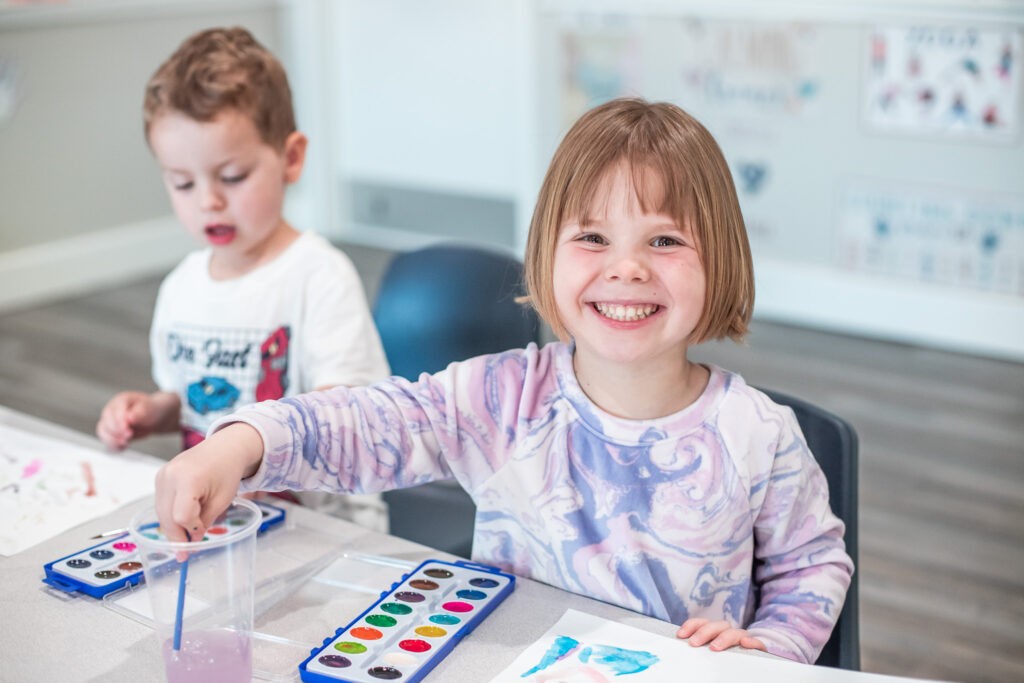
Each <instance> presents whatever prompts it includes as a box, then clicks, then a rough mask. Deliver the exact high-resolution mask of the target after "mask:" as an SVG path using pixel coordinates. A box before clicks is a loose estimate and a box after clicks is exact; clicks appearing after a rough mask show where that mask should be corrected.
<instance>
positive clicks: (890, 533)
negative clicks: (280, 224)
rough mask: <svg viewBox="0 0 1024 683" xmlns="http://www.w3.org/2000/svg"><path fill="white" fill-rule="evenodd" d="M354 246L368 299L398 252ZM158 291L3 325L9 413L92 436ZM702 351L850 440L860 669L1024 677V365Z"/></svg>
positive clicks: (138, 371)
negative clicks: (841, 422)
mask: <svg viewBox="0 0 1024 683" xmlns="http://www.w3.org/2000/svg"><path fill="white" fill-rule="evenodd" d="M346 251H348V252H349V254H350V256H352V258H353V260H354V261H355V263H356V266H357V268H358V269H359V271H360V274H361V275H362V276H363V277H364V281H365V282H366V286H367V293H368V296H370V297H371V300H372V297H373V296H374V295H375V292H376V283H377V279H378V278H379V276H380V273H381V272H382V269H383V267H384V265H385V264H386V263H387V260H388V258H389V257H390V255H389V254H388V253H386V252H382V251H378V250H374V249H367V248H362V247H355V246H351V247H346ZM158 283H159V278H155V279H148V280H144V281H141V282H138V283H135V284H133V285H131V286H127V287H122V288H119V289H116V290H111V291H105V292H101V293H97V294H90V295H87V296H83V297H80V298H77V299H73V300H68V301H61V302H58V303H54V304H50V305H46V306H41V307H38V308H34V309H30V310H24V311H19V312H14V313H9V314H6V315H2V316H0V403H2V404H3V405H6V406H8V407H10V408H14V409H16V410H20V411H23V412H26V413H30V414H32V415H37V416H40V417H43V418H46V419H49V420H52V421H54V422H57V423H60V424H62V425H65V426H67V427H71V428H73V429H77V430H80V431H83V432H91V431H92V429H93V426H94V425H95V421H96V416H97V415H98V413H99V410H100V408H101V407H102V405H103V404H104V402H105V401H106V399H107V398H108V397H109V396H110V395H111V394H113V393H114V392H115V391H117V390H120V389H125V388H138V389H144V388H147V387H151V386H152V382H151V380H150V378H149V353H148V347H147V341H146V335H147V330H148V326H149V320H150V315H151V311H152V305H153V301H154V298H155V296H156V288H157V285H158ZM695 357H696V358H697V359H699V360H702V361H705V362H713V363H717V364H719V365H722V366H723V367H726V368H729V369H731V370H736V371H738V372H740V373H742V374H743V375H744V376H745V377H746V378H747V380H748V381H749V382H750V383H752V384H756V385H759V386H765V387H771V388H774V389H778V390H781V391H785V392H787V393H790V394H793V395H796V396H800V397H802V398H804V399H807V400H809V401H812V402H814V403H817V404H819V405H822V406H824V407H826V408H828V409H830V410H832V411H833V412H835V413H838V414H840V415H842V416H844V417H846V418H847V419H848V420H850V421H851V422H852V423H853V425H854V426H855V428H856V429H857V431H858V434H859V436H860V444H861V470H860V477H861V479H860V482H861V489H860V503H861V508H860V543H861V546H860V566H859V567H858V571H859V572H860V581H861V584H860V585H861V645H862V665H863V669H864V670H865V671H871V672H876V673H886V674H895V675H902V676H910V677H916V678H932V679H939V680H948V681H960V682H962V683H989V682H993V683H994V682H1005V683H1011V682H1013V683H1019V682H1020V681H1024V364H1016V363H1007V362H1000V361H995V360H989V359H984V358H975V357H970V356H964V355H957V354H949V353H943V352H939V351H933V350H925V349H919V348H914V347H909V346H902V345H898V344H889V343H884V342H878V341H871V340H863V339H856V338H851V337H844V336H837V335H832V334H825V333H822V332H816V331H809V330H804V329H799V328H792V327H786V326H782V325H775V324H768V323H760V322H759V323H755V325H754V327H753V331H752V333H751V335H750V337H749V339H748V342H747V345H746V346H737V345H735V344H731V343H729V344H725V343H715V344H710V345H707V346H705V347H703V348H701V349H699V350H698V351H697V353H696V354H695ZM140 450H145V451H148V452H151V453H154V454H156V455H161V456H163V457H169V456H170V455H173V454H174V452H175V451H176V438H174V437H168V438H163V439H157V440H151V441H150V442H148V443H147V442H143V443H142V444H141V445H140Z"/></svg>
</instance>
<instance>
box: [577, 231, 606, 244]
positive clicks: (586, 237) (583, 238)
mask: <svg viewBox="0 0 1024 683" xmlns="http://www.w3.org/2000/svg"><path fill="white" fill-rule="evenodd" d="M576 239H577V241H579V242H588V243H590V244H607V242H606V241H605V239H604V238H603V237H601V236H600V235H598V234H597V233H594V232H585V233H583V234H581V235H580V236H579V237H577V238H576Z"/></svg>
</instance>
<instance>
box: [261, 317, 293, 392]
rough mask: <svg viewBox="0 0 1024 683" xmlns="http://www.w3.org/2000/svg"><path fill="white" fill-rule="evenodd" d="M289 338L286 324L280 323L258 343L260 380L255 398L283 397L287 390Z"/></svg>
mask: <svg viewBox="0 0 1024 683" xmlns="http://www.w3.org/2000/svg"><path fill="white" fill-rule="evenodd" d="M290 338H291V334H290V330H289V329H288V326H287V325H282V326H281V327H279V328H277V329H276V330H274V331H273V332H271V333H270V336H269V337H267V338H266V339H264V340H263V343H262V344H260V382H259V384H257V385H256V400H257V401H269V400H272V399H275V398H282V397H284V392H286V391H287V390H288V346H289V343H288V342H289V340H290Z"/></svg>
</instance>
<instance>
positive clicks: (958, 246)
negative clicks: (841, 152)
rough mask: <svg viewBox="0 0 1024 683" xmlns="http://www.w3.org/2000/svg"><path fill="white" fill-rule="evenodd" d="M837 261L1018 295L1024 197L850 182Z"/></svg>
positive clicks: (1023, 292)
mask: <svg viewBox="0 0 1024 683" xmlns="http://www.w3.org/2000/svg"><path fill="white" fill-rule="evenodd" d="M837 244H838V254H837V256H838V260H839V265H840V266H841V267H843V268H846V269H849V270H853V271H859V272H863V273H873V274H881V275H892V276H897V277H903V278H909V279H912V280H916V281H918V282H921V283H929V284H941V285H951V286H958V287H969V288H972V289H976V290H984V291H986V292H992V293H999V294H1009V295H1014V296H1018V297H1022V298H1024V199H1022V198H1020V197H984V196H980V195H977V196H972V195H970V194H967V193H960V194H958V193H956V192H950V191H948V190H947V191H940V190H938V189H923V188H920V187H907V186H904V187H899V186H897V185H893V184H889V185H886V186H884V187H883V186H880V185H876V184H870V183H853V184H850V185H849V186H848V187H847V188H846V189H845V190H844V191H843V193H842V195H841V198H840V205H839V234H838V242H837Z"/></svg>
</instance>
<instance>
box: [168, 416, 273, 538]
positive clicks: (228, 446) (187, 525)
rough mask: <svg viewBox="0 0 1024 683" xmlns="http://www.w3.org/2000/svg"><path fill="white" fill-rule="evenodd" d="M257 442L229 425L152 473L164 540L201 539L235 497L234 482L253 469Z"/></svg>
mask: <svg viewBox="0 0 1024 683" xmlns="http://www.w3.org/2000/svg"><path fill="white" fill-rule="evenodd" d="M262 460H263V439H262V438H260V434H259V432H257V431H256V430H255V429H253V428H252V427H250V426H249V425H247V424H245V423H244V422H234V423H232V424H229V425H228V426H226V427H224V428H223V429H221V430H220V431H218V432H216V433H214V434H212V435H211V436H210V437H209V438H207V439H206V440H205V441H203V442H202V443H200V444H198V445H196V446H193V447H192V448H190V449H188V450H187V451H185V452H184V453H180V454H179V455H177V456H176V457H175V458H174V459H173V460H171V461H170V462H169V463H167V464H166V465H164V466H163V467H161V468H160V471H159V472H157V474H156V515H157V519H159V520H160V528H161V530H162V531H163V532H164V535H166V536H167V539H168V540H170V541H186V540H189V538H196V539H199V538H202V537H203V535H204V534H205V533H206V530H207V529H208V528H209V527H210V526H211V525H212V524H213V522H214V520H216V519H217V517H219V516H220V514H221V513H222V512H224V510H226V509H227V507H228V505H230V504H231V501H232V500H234V498H235V495H236V494H237V493H238V484H239V482H241V480H242V479H245V478H246V477H250V476H252V475H253V474H255V473H256V470H257V469H259V465H260V462H261V461H262Z"/></svg>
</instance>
